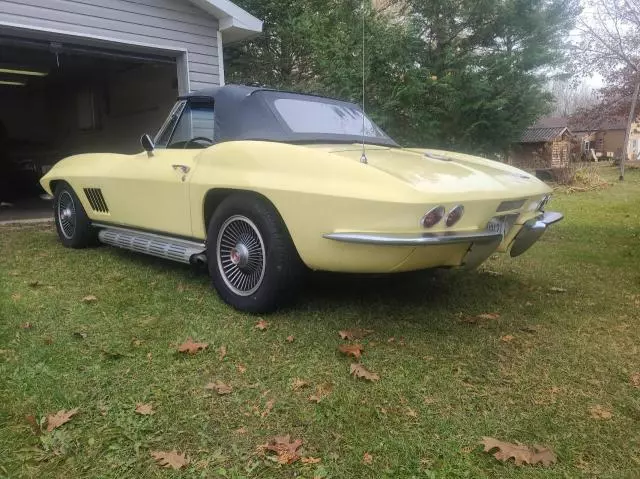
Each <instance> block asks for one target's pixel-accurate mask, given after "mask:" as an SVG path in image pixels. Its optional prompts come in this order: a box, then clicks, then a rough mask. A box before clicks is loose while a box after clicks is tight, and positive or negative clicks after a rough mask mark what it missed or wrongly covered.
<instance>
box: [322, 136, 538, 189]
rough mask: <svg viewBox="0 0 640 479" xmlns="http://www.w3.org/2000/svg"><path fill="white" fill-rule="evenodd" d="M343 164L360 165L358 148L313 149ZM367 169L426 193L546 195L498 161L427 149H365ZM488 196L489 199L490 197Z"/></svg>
mask: <svg viewBox="0 0 640 479" xmlns="http://www.w3.org/2000/svg"><path fill="white" fill-rule="evenodd" d="M311 148H314V149H320V150H323V151H326V152H327V153H329V154H331V155H337V156H341V157H344V158H345V159H346V160H350V161H357V162H360V160H361V157H362V146H361V145H349V146H346V145H313V146H311ZM365 152H366V157H367V166H368V167H370V168H376V169H377V170H380V171H382V172H384V173H386V174H388V175H391V176H393V177H395V178H397V179H398V180H400V181H402V182H403V183H405V184H408V185H410V186H411V187H412V188H414V189H416V190H418V191H422V192H428V193H468V192H470V191H475V192H486V193H488V194H491V193H496V197H509V196H511V197H523V196H528V195H531V194H539V193H541V192H546V191H550V188H549V187H548V186H547V185H545V184H544V183H543V182H541V181H540V180H538V179H537V178H536V177H535V176H533V175H531V174H529V173H526V172H524V171H522V170H519V169H517V168H513V167H511V166H509V165H505V164H504V163H500V162H498V161H493V160H488V159H486V158H479V157H476V156H471V155H465V154H462V153H454V152H449V151H440V150H432V149H428V148H416V149H410V148H387V147H380V146H370V145H367V146H366V148H365ZM491 196H492V195H491Z"/></svg>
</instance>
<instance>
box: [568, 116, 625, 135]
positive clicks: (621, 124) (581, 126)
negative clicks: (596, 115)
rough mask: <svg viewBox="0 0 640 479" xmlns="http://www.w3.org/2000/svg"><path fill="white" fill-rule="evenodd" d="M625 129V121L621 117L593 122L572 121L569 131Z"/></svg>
mask: <svg viewBox="0 0 640 479" xmlns="http://www.w3.org/2000/svg"><path fill="white" fill-rule="evenodd" d="M626 128H627V120H626V119H625V118H623V117H617V118H603V119H597V120H593V121H588V120H573V121H571V129H572V130H573V131H580V132H582V131H600V130H624V129H626Z"/></svg>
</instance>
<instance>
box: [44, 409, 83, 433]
mask: <svg viewBox="0 0 640 479" xmlns="http://www.w3.org/2000/svg"><path fill="white" fill-rule="evenodd" d="M77 413H78V408H74V409H71V410H70V411H65V410H64V409H61V410H60V411H58V412H57V413H55V414H49V415H48V416H47V432H51V431H53V430H54V429H56V428H59V427H60V426H62V425H63V424H66V423H68V422H69V421H70V420H71V417H73V416H75V415H76V414H77Z"/></svg>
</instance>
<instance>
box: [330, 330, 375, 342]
mask: <svg viewBox="0 0 640 479" xmlns="http://www.w3.org/2000/svg"><path fill="white" fill-rule="evenodd" d="M371 333H373V330H372V329H362V328H355V329H343V330H342V331H338V334H339V335H340V337H341V338H342V339H348V340H349V341H352V340H354V339H362V338H364V337H365V336H368V335H369V334H371Z"/></svg>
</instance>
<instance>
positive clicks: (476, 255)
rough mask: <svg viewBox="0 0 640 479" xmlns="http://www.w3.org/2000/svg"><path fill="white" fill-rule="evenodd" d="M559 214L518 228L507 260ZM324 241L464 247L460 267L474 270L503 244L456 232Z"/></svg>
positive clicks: (498, 236)
mask: <svg viewBox="0 0 640 479" xmlns="http://www.w3.org/2000/svg"><path fill="white" fill-rule="evenodd" d="M562 218H563V215H562V213H556V212H551V211H550V212H547V213H541V214H540V215H539V216H538V217H536V218H533V219H531V220H529V221H527V222H526V223H524V224H523V225H522V228H521V229H520V231H519V232H518V234H517V235H516V237H515V239H514V240H513V241H512V243H511V250H510V253H511V256H513V257H515V256H519V255H521V254H522V253H524V252H525V251H526V250H528V249H529V248H530V247H531V246H532V245H533V244H534V243H535V242H536V241H538V240H539V239H540V237H541V236H542V235H543V233H544V232H545V231H546V229H547V227H548V226H549V225H551V224H553V223H557V222H558V221H560V220H562ZM323 237H324V238H326V239H331V240H334V241H340V242H344V243H355V244H365V245H380V246H411V247H416V246H422V247H424V246H427V247H428V246H444V245H456V244H467V245H469V249H468V250H467V252H466V254H465V255H464V258H463V259H462V261H461V265H462V266H464V267H465V268H475V267H476V266H478V265H480V264H481V263H482V262H484V261H485V260H486V259H487V258H488V257H489V256H491V254H493V253H494V252H495V251H496V249H498V246H500V243H501V242H502V241H503V240H504V235H503V234H502V233H501V232H495V231H489V230H484V231H458V232H440V233H413V234H410V233H405V234H402V233H398V234H390V233H327V234H325V235H323Z"/></svg>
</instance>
